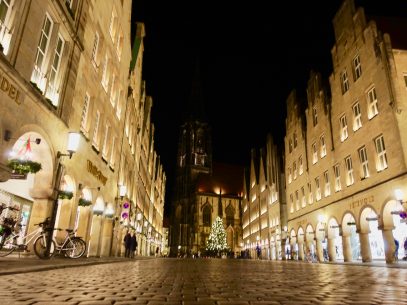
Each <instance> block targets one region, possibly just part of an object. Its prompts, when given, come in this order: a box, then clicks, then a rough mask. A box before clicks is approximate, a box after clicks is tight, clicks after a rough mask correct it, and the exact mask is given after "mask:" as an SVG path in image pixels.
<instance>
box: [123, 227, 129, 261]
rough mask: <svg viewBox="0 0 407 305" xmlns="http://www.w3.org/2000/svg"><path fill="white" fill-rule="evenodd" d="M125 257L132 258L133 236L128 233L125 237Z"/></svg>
mask: <svg viewBox="0 0 407 305" xmlns="http://www.w3.org/2000/svg"><path fill="white" fill-rule="evenodd" d="M123 241H124V249H125V251H124V257H130V249H131V248H130V247H131V234H130V232H129V231H127V233H126V235H125V236H124V240H123Z"/></svg>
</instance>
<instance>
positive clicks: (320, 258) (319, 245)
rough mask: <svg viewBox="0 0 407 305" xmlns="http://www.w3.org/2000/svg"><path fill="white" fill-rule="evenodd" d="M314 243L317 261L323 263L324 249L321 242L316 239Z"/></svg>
mask: <svg viewBox="0 0 407 305" xmlns="http://www.w3.org/2000/svg"><path fill="white" fill-rule="evenodd" d="M316 243H317V247H316V248H317V249H316V250H317V257H318V261H319V262H323V261H324V249H323V247H322V240H320V239H317V240H316Z"/></svg>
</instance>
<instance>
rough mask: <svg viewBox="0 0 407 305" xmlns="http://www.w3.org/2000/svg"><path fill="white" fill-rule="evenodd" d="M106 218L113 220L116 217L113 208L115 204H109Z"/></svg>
mask: <svg viewBox="0 0 407 305" xmlns="http://www.w3.org/2000/svg"><path fill="white" fill-rule="evenodd" d="M105 216H106V217H107V218H112V217H113V216H114V208H113V204H111V203H108V204H107V207H106V210H105Z"/></svg>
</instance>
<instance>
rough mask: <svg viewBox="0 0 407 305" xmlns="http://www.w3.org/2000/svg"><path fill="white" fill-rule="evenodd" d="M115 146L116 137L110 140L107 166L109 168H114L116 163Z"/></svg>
mask: <svg viewBox="0 0 407 305" xmlns="http://www.w3.org/2000/svg"><path fill="white" fill-rule="evenodd" d="M115 145H116V136H114V137H113V138H112V149H111V152H110V161H109V164H110V167H111V168H114V164H115V162H116V154H115V149H116V146H115Z"/></svg>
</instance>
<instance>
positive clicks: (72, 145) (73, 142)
mask: <svg viewBox="0 0 407 305" xmlns="http://www.w3.org/2000/svg"><path fill="white" fill-rule="evenodd" d="M79 140H80V135H79V133H76V132H69V133H68V143H67V152H68V153H61V152H60V151H58V152H57V156H56V162H55V163H56V164H57V170H56V173H55V176H54V183H53V185H54V188H53V196H52V199H53V206H52V214H51V217H50V221H49V228H48V235H47V244H46V248H45V255H44V257H45V258H50V250H51V243H52V236H53V235H54V230H55V221H56V216H57V211H58V191H59V188H60V185H61V179H62V177H63V172H64V165H63V164H62V163H61V157H64V156H69V159H71V158H72V155H73V153H75V152H76V151H77V150H78V146H79Z"/></svg>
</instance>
